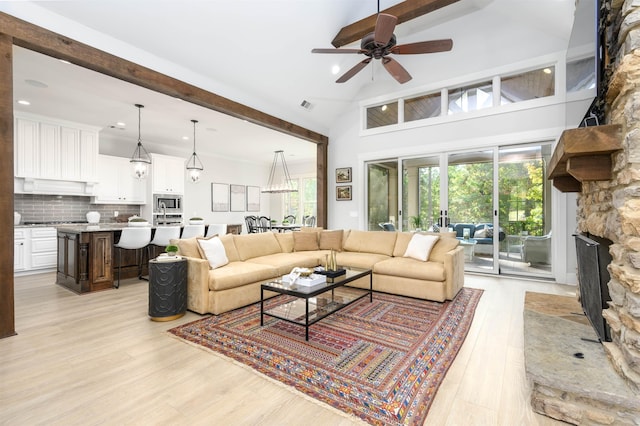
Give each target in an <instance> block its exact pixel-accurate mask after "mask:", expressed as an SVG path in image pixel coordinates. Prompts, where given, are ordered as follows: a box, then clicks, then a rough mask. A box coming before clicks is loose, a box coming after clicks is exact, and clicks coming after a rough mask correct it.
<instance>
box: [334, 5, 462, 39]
mask: <svg viewBox="0 0 640 426" xmlns="http://www.w3.org/2000/svg"><path fill="white" fill-rule="evenodd" d="M458 1H460V0H405V1H403V2H400V3H398V4H396V5H395V6H391V7H390V8H388V9H385V10H382V11H380V13H388V14H389V15H393V16H395V17H397V18H398V24H402V23H403V22H407V21H410V20H412V19H415V18H417V17H419V16H422V15H426V14H427V13H430V12H433V11H435V10H438V9H441V8H443V7H445V6H449V5H450V4H453V3H456V2H458ZM377 17H378V14H377V13H375V14H373V15H371V16H368V17H366V18H364V19H361V20H359V21H358V22H354V23H353V24H351V25H347V26H346V27H343V28H342V29H341V30H340V31H339V32H338V34H337V35H336V36H335V38H334V39H333V41H332V42H331V44H332V45H333V46H334V47H342V46H345V45H347V44H349V43H353V42H354V41H358V40H360V39H362V37H364V36H365V35H367V34H369V33H370V32H372V31H373V29H374V28H375V26H376V19H377Z"/></svg>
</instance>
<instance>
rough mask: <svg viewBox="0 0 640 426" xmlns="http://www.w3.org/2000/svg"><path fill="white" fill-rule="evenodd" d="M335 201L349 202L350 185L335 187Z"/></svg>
mask: <svg viewBox="0 0 640 426" xmlns="http://www.w3.org/2000/svg"><path fill="white" fill-rule="evenodd" d="M336 200H338V201H349V200H351V185H343V186H336Z"/></svg>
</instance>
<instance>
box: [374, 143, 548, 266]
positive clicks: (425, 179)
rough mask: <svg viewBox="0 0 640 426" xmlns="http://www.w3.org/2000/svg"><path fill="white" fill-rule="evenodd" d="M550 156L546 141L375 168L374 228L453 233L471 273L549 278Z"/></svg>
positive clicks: (380, 164)
mask: <svg viewBox="0 0 640 426" xmlns="http://www.w3.org/2000/svg"><path fill="white" fill-rule="evenodd" d="M551 152H552V150H551V143H545V144H534V145H520V146H510V147H495V148H486V149H481V150H475V151H468V152H456V153H442V154H434V155H428V156H423V157H411V158H401V159H399V160H385V161H379V162H370V163H368V164H367V177H368V182H367V185H368V192H367V193H368V215H369V216H368V219H369V220H368V222H369V223H368V226H369V229H370V230H380V229H381V226H380V224H382V223H385V222H391V223H393V225H394V226H395V227H396V228H397V229H401V230H403V231H418V230H423V231H425V230H426V231H438V230H440V229H442V228H448V229H449V230H450V231H455V232H456V238H458V239H459V240H460V244H461V245H462V247H463V248H464V252H465V268H466V270H469V271H478V272H484V273H493V274H498V273H508V274H515V275H527V276H541V277H550V276H551V267H552V256H551V241H552V240H551V238H552V233H551V221H550V218H551V197H549V193H550V191H551V186H550V182H549V181H548V180H547V179H546V178H545V176H546V164H547V163H548V160H549V158H550V155H551ZM398 166H400V167H398ZM398 169H399V170H400V173H401V175H400V182H398V178H397V176H398V173H397V170H398ZM398 183H399V187H398ZM395 194H399V195H400V197H399V200H397V201H395V202H394V197H395V196H396V195H395ZM398 206H400V209H398Z"/></svg>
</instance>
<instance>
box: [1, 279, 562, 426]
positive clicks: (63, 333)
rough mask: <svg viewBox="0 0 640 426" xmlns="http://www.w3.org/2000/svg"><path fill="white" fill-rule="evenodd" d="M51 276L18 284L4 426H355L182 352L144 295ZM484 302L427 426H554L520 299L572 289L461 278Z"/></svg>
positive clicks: (204, 356) (244, 372) (215, 359)
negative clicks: (542, 397) (91, 288)
mask: <svg viewBox="0 0 640 426" xmlns="http://www.w3.org/2000/svg"><path fill="white" fill-rule="evenodd" d="M54 281H55V275H54V274H53V273H47V274H39V275H31V276H28V277H18V278H16V280H15V298H16V331H17V332H18V335H17V336H13V337H9V338H6V339H1V340H0V424H2V425H12V426H13V425H37V424H46V425H97V424H104V425H121V424H140V425H223V424H224V425H352V424H361V422H359V421H358V420H355V419H353V418H349V417H347V416H346V415H344V414H342V413H339V412H337V411H336V410H334V409H332V408H328V407H327V406H325V405H322V404H321V403H319V402H316V401H314V400H311V399H310V398H308V397H305V396H302V395H301V394H299V393H297V392H296V391H293V390H290V389H289V388H286V387H284V386H283V385H281V384H279V383H275V382H273V381H271V380H269V379H266V378H264V377H263V376H260V375H259V374H258V373H255V372H253V371H251V370H250V369H248V368H246V367H244V366H240V365H238V364H237V363H234V362H233V361H230V360H228V359H225V358H222V357H220V356H217V355H212V354H211V353H208V352H205V351H203V350H201V349H198V348H196V347H194V346H191V345H189V344H185V343H184V342H181V341H179V340H177V339H175V338H173V337H171V336H170V335H168V334H167V333H166V332H165V331H166V330H168V329H169V328H172V327H175V326H177V325H179V324H182V323H186V322H189V321H193V320H195V319H198V318H201V317H200V316H199V315H196V314H193V313H187V315H186V316H185V317H183V318H181V319H178V320H175V321H171V322H164V323H163V322H153V321H150V320H149V318H148V316H147V306H148V300H147V297H148V296H147V283H146V282H144V281H143V282H138V281H136V280H127V281H123V282H122V286H121V287H120V289H119V290H108V291H104V292H100V293H94V294H87V295H82V296H78V295H76V294H73V293H72V292H70V291H68V290H66V289H64V288H62V287H59V286H57V285H55V284H54ZM465 282H466V284H465V285H466V286H468V287H475V288H482V289H484V290H485V292H484V295H483V296H482V298H481V300H480V304H479V306H478V309H477V311H476V315H475V319H474V322H473V325H472V326H471V330H470V331H469V335H468V336H467V339H466V341H465V343H464V345H463V347H462V349H461V350H460V353H459V354H458V356H457V358H456V360H455V362H454V363H453V365H452V367H451V369H450V370H449V372H448V373H447V376H446V378H445V380H444V382H443V383H442V385H441V387H440V389H439V391H438V393H437V396H436V398H435V401H434V403H433V405H432V407H431V410H430V412H429V415H428V417H427V420H426V422H425V425H464V426H469V425H509V426H511V425H561V424H564V423H561V422H556V421H554V420H551V419H548V418H546V417H543V416H540V415H537V414H535V413H533V412H532V411H531V409H530V407H529V402H528V394H529V389H528V384H527V382H526V379H525V373H524V354H523V332H522V323H523V320H522V309H523V302H524V293H525V291H538V292H547V293H557V294H565V295H573V294H574V288H573V287H570V286H561V285H555V284H551V283H543V282H533V281H525V280H522V279H513V278H497V277H485V276H479V275H467V276H466V278H465Z"/></svg>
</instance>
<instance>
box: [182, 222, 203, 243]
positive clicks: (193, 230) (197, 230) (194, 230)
mask: <svg viewBox="0 0 640 426" xmlns="http://www.w3.org/2000/svg"><path fill="white" fill-rule="evenodd" d="M193 237H204V225H185V226H184V228H182V236H180V239H183V240H184V239H186V238H193Z"/></svg>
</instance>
